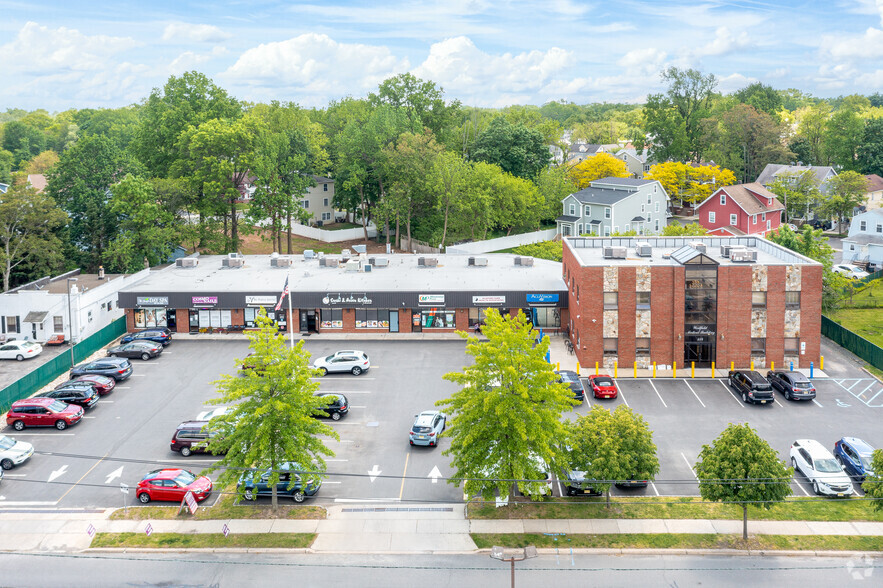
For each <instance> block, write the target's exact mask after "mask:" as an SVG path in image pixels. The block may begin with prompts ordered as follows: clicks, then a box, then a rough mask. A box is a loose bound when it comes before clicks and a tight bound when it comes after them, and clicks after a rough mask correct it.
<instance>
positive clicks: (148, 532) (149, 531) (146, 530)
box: [144, 523, 153, 537]
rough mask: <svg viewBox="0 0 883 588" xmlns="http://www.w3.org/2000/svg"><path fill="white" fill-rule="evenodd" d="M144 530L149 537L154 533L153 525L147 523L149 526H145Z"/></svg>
mask: <svg viewBox="0 0 883 588" xmlns="http://www.w3.org/2000/svg"><path fill="white" fill-rule="evenodd" d="M144 532H145V533H146V534H147V536H148V537H150V534H151V533H153V525H151V524H150V523H147V526H146V527H144Z"/></svg>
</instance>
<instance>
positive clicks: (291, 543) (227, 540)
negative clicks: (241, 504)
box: [90, 533, 316, 549]
mask: <svg viewBox="0 0 883 588" xmlns="http://www.w3.org/2000/svg"><path fill="white" fill-rule="evenodd" d="M315 540H316V534H315V533H243V534H233V533H231V534H230V535H228V536H226V537H225V536H224V534H223V533H152V534H151V535H150V536H149V537H148V536H147V534H145V533H98V534H96V535H95V538H94V539H92V545H90V548H91V549H101V548H118V549H119V548H127V547H146V548H152V549H224V548H232V549H272V548H276V549H305V548H307V547H309V546H310V545H312V544H313V541H315Z"/></svg>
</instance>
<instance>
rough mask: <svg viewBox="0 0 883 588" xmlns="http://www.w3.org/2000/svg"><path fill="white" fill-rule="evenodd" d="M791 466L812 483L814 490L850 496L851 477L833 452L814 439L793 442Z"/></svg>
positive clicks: (825, 493) (830, 494)
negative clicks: (844, 470)
mask: <svg viewBox="0 0 883 588" xmlns="http://www.w3.org/2000/svg"><path fill="white" fill-rule="evenodd" d="M791 466H792V467H793V468H794V469H795V470H800V473H802V474H803V475H804V476H805V477H806V479H807V480H809V481H810V482H811V483H812V489H813V492H815V493H816V494H824V495H826V496H849V495H850V494H852V480H850V479H849V476H847V475H846V474H845V473H844V472H843V469H842V468H841V467H840V464H838V463H837V460H836V459H834V456H833V455H831V452H830V451H828V450H827V449H825V447H824V446H823V445H822V444H821V443H819V442H818V441H816V440H814V439H798V440H797V441H795V442H794V443H792V444H791Z"/></svg>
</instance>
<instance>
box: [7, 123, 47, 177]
mask: <svg viewBox="0 0 883 588" xmlns="http://www.w3.org/2000/svg"><path fill="white" fill-rule="evenodd" d="M45 148H46V135H44V134H43V131H41V130H40V129H38V128H35V127H33V126H31V125H29V124H27V123H26V122H24V121H12V122H8V123H6V124H5V125H3V149H5V150H6V151H9V152H11V153H12V155H13V165H14V166H15V168H16V169H18V168H20V167H21V166H22V163H26V162H27V161H29V160H30V159H31V158H32V157H34V156H35V155H37V154H39V153H40V152H41V151H43V150H44V149H45Z"/></svg>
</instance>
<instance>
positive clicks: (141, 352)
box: [107, 341, 163, 361]
mask: <svg viewBox="0 0 883 588" xmlns="http://www.w3.org/2000/svg"><path fill="white" fill-rule="evenodd" d="M162 349H163V347H162V345H161V344H160V343H154V342H153V341H132V342H131V343H123V344H122V345H117V346H116V347H110V348H108V350H107V355H108V357H129V358H136V357H140V358H141V359H143V360H144V361H147V360H148V359H151V358H153V357H157V356H158V355H159V354H160V353H162Z"/></svg>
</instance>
